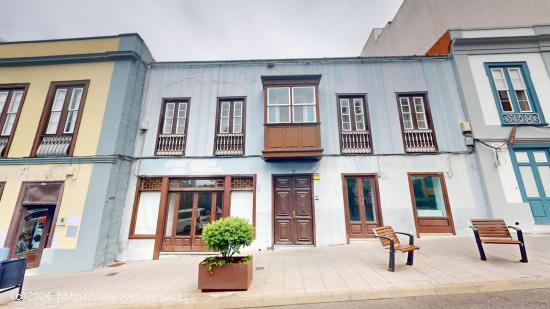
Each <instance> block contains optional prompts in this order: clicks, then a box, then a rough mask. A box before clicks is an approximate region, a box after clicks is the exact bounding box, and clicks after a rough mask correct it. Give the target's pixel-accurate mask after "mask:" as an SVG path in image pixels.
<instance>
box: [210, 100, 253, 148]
mask: <svg viewBox="0 0 550 309" xmlns="http://www.w3.org/2000/svg"><path fill="white" fill-rule="evenodd" d="M217 115H218V116H217V119H216V137H215V139H214V140H215V145H214V155H217V156H239V155H243V154H244V137H245V119H246V111H245V99H244V98H242V97H241V98H219V99H218V108H217Z"/></svg>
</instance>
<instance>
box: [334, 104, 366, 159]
mask: <svg viewBox="0 0 550 309" xmlns="http://www.w3.org/2000/svg"><path fill="white" fill-rule="evenodd" d="M366 101H367V100H366V96H365V95H339V96H338V118H339V128H340V152H341V153H345V154H359V153H371V152H372V148H371V141H370V132H369V131H370V130H369V129H370V128H369V118H368V109H367V103H366Z"/></svg>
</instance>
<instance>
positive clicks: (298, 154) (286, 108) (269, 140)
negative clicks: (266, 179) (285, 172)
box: [262, 75, 323, 161]
mask: <svg viewBox="0 0 550 309" xmlns="http://www.w3.org/2000/svg"><path fill="white" fill-rule="evenodd" d="M321 77H322V76H321V75H283V76H262V84H263V87H264V102H265V110H264V122H265V124H264V150H263V151H262V154H263V158H264V160H266V161H278V160H288V159H289V158H293V159H297V160H303V159H305V160H319V159H320V158H321V156H322V154H323V149H322V148H321V130H320V122H319V119H320V118H319V95H318V92H319V83H320V81H321Z"/></svg>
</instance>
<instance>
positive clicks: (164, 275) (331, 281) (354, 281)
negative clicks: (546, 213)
mask: <svg viewBox="0 0 550 309" xmlns="http://www.w3.org/2000/svg"><path fill="white" fill-rule="evenodd" d="M416 244H417V245H418V246H420V250H419V251H417V253H416V255H415V261H414V265H413V266H407V265H405V261H406V254H401V253H400V252H397V253H396V257H397V261H396V271H395V272H394V273H391V272H388V271H387V267H388V265H387V263H388V252H387V250H385V249H384V248H382V246H381V244H380V241H379V240H376V239H373V240H367V241H359V242H352V243H351V244H349V245H337V246H320V247H313V248H312V247H309V248H300V249H280V250H265V251H261V252H255V253H254V269H255V270H254V279H253V282H252V285H251V287H250V289H249V290H248V291H244V292H216V293H201V291H200V290H198V289H197V269H198V264H199V262H200V260H201V259H202V258H203V257H202V256H197V255H185V256H179V257H177V258H161V259H160V260H157V261H133V262H127V263H124V264H122V265H119V266H117V267H104V268H99V269H96V270H93V271H88V272H79V273H63V274H38V275H35V276H27V277H26V279H25V287H24V295H23V296H24V297H25V300H23V301H22V302H15V301H13V294H12V293H11V294H10V293H5V294H0V308H3V307H4V306H5V307H8V308H11V307H29V308H37V307H39V308H64V307H65V308H75V307H79V308H101V307H126V308H127V307H129V306H132V307H135V306H141V307H151V308H153V307H157V306H161V305H162V306H165V307H174V308H241V307H258V306H276V305H294V304H308V303H334V302H341V301H356V300H357V301H362V300H376V299H390V298H394V299H395V300H394V301H396V302H397V303H400V302H405V304H407V303H409V302H410V301H407V300H406V299H407V298H403V297H409V296H426V295H453V294H464V293H480V292H499V291H510V290H528V289H541V288H550V245H549V244H550V235H547V234H526V244H527V245H526V247H527V253H528V256H529V263H527V264H525V263H520V262H519V259H520V255H519V249H518V246H510V245H488V246H486V254H487V258H488V260H487V261H481V260H480V259H479V255H478V252H477V248H476V244H475V241H474V238H473V237H472V236H471V235H459V236H438V237H422V238H420V239H417V241H416ZM30 273H32V272H29V274H30ZM475 295H476V294H469V295H468V296H464V297H466V298H471V297H477V296H475ZM453 297H454V296H449V299H452V298H453ZM419 299H420V298H419ZM422 299H424V298H422ZM427 299H429V298H427ZM372 303H373V304H375V303H377V302H372ZM397 303H396V304H397ZM321 308H322V307H321ZM548 308H550V306H548Z"/></svg>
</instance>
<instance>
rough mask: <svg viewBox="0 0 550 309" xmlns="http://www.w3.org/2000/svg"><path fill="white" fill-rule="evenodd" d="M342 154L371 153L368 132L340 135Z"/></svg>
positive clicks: (343, 133)
mask: <svg viewBox="0 0 550 309" xmlns="http://www.w3.org/2000/svg"><path fill="white" fill-rule="evenodd" d="M340 144H341V145H342V153H348V154H351V153H371V152H372V148H371V145H370V134H369V131H350V132H341V133H340Z"/></svg>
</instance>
